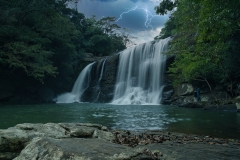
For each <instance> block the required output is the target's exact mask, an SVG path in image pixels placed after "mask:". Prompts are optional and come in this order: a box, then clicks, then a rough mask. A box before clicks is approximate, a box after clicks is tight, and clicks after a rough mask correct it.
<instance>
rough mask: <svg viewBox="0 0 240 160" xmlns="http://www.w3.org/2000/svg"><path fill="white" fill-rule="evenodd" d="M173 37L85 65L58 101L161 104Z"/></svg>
mask: <svg viewBox="0 0 240 160" xmlns="http://www.w3.org/2000/svg"><path fill="white" fill-rule="evenodd" d="M169 40H170V38H167V39H163V40H159V41H152V42H149V43H144V44H140V45H138V46H135V47H132V48H128V49H126V50H123V51H122V52H121V53H119V54H116V55H113V56H109V57H108V58H105V59H102V60H99V61H96V62H94V63H91V64H89V65H88V66H86V67H85V68H84V69H83V71H82V72H81V73H80V75H79V76H78V78H77V80H76V82H75V84H74V86H73V89H72V91H71V92H70V93H64V94H62V95H60V96H58V97H57V98H56V99H55V101H56V103H74V102H104V103H106V102H110V101H111V103H112V104H119V105H121V104H160V102H161V98H162V89H163V87H164V79H163V78H164V76H163V75H164V72H165V61H166V55H164V54H163V53H164V52H165V51H166V50H167V46H168V42H169Z"/></svg>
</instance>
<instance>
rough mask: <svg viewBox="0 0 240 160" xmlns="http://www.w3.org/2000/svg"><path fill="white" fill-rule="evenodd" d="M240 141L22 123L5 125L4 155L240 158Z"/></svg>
mask: <svg viewBox="0 0 240 160" xmlns="http://www.w3.org/2000/svg"><path fill="white" fill-rule="evenodd" d="M239 151H240V141H239V140H233V139H220V138H213V137H208V136H196V135H186V134H180V133H172V132H163V131H146V132H130V131H122V130H118V131H117V130H109V129H108V128H107V127H105V126H102V125H99V124H81V123H58V124H55V123H47V124H18V125H16V126H15V127H11V128H8V129H6V130H0V160H8V159H15V160H26V159H31V160H37V159H38V160H46V159H62V160H68V159H75V160H80V159H81V160H82V159H101V160H102V159H107V160H108V159H118V160H121V159H135V160H136V159H139V160H151V159H166V160H174V159H184V160H186V159H189V160H190V159H191V160H192V159H201V160H202V159H207V160H209V159H231V160H233V159H236V160H237V159H240V155H239Z"/></svg>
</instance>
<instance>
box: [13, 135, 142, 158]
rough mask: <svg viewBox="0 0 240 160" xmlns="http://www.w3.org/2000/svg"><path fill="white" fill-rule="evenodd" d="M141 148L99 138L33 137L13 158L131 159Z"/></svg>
mask: <svg viewBox="0 0 240 160" xmlns="http://www.w3.org/2000/svg"><path fill="white" fill-rule="evenodd" d="M141 153H142V149H133V148H130V147H127V146H122V145H119V144H114V143H111V142H107V141H104V140H101V139H80V138H75V139H53V138H35V139H33V141H31V142H30V143H29V144H28V145H27V146H26V148H25V149H24V150H23V151H22V152H21V154H20V155H19V156H18V157H17V158H15V159H14V160H25V159H38V160H45V159H89V160H90V159H101V160H104V159H106V160H109V159H119V160H121V159H132V158H133V157H137V156H138V155H140V154H141Z"/></svg>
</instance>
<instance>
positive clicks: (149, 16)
mask: <svg viewBox="0 0 240 160" xmlns="http://www.w3.org/2000/svg"><path fill="white" fill-rule="evenodd" d="M137 9H138V10H143V11H145V13H146V21H145V23H144V25H145V27H146V28H149V27H151V28H152V29H153V26H152V25H151V23H152V19H153V18H155V17H159V16H160V15H153V14H152V13H151V12H149V11H148V10H147V9H146V8H139V7H138V6H136V7H134V8H132V9H129V10H128V11H125V12H122V13H121V14H120V16H119V18H118V19H117V20H116V22H118V21H119V20H121V19H123V17H122V16H123V14H128V13H130V12H133V11H136V10H137Z"/></svg>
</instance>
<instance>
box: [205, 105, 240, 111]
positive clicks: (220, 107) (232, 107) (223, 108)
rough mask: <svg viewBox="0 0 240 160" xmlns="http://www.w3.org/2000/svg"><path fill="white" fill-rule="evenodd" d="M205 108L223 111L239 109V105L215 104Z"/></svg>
mask: <svg viewBox="0 0 240 160" xmlns="http://www.w3.org/2000/svg"><path fill="white" fill-rule="evenodd" d="M203 109H204V110H221V111H234V112H236V111H237V106H236V105H235V104H229V105H214V106H205V107H204V108H203Z"/></svg>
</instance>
